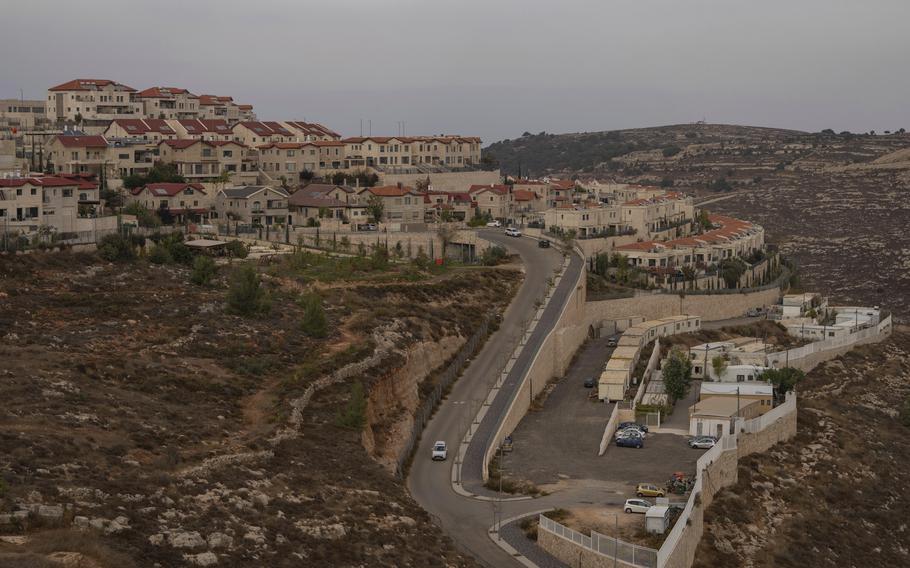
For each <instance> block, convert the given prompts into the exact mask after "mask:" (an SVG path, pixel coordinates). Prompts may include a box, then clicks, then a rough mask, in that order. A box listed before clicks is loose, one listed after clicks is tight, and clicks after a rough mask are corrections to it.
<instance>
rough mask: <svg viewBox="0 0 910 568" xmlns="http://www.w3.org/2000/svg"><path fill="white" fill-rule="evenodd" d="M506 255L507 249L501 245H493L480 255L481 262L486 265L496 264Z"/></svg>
mask: <svg viewBox="0 0 910 568" xmlns="http://www.w3.org/2000/svg"><path fill="white" fill-rule="evenodd" d="M506 256H507V254H506V249H504V248H502V247H501V246H492V247H488V248H487V249H486V250H485V251H483V254H481V255H480V262H481V263H483V264H484V266H496V265H497V264H499V263H500V262H501V261H502V260H503V259H504V258H505V257H506Z"/></svg>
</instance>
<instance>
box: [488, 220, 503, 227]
mask: <svg viewBox="0 0 910 568" xmlns="http://www.w3.org/2000/svg"><path fill="white" fill-rule="evenodd" d="M487 227H496V228H497V229H498V228H499V227H502V223H500V222H499V221H490V222H489V223H487Z"/></svg>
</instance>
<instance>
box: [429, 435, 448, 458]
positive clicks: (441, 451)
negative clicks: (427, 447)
mask: <svg viewBox="0 0 910 568" xmlns="http://www.w3.org/2000/svg"><path fill="white" fill-rule="evenodd" d="M447 457H449V451H448V450H447V449H446V443H445V442H443V441H441V440H440V441H438V442H436V443H435V444H433V461H436V460H442V461H445V459H446V458H447Z"/></svg>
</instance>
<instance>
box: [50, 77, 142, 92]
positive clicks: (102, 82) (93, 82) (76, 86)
mask: <svg viewBox="0 0 910 568" xmlns="http://www.w3.org/2000/svg"><path fill="white" fill-rule="evenodd" d="M109 85H113V86H115V87H120V88H121V89H122V90H124V91H129V92H131V93H135V92H136V89H134V88H132V87H127V86H126V85H122V84H120V83H118V82H116V81H111V80H108V79H73V80H72V81H67V82H66V83H61V84H60V85H57V86H56V87H51V88H50V89H48V91H95V90H98V88H100V87H107V86H109Z"/></svg>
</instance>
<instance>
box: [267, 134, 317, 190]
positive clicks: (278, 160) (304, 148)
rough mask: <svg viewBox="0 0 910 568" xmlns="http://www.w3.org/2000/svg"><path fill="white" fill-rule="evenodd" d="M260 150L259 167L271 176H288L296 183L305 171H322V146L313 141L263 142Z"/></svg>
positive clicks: (289, 179) (276, 177)
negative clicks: (320, 163)
mask: <svg viewBox="0 0 910 568" xmlns="http://www.w3.org/2000/svg"><path fill="white" fill-rule="evenodd" d="M257 149H258V150H259V169H260V170H262V171H263V172H265V173H267V174H268V175H269V176H270V177H272V178H274V179H278V178H279V177H280V176H284V177H286V178H287V180H288V182H289V183H292V185H296V184H297V181H298V180H299V179H300V174H301V173H302V172H304V171H307V172H313V173H321V172H320V167H319V151H320V148H319V147H318V146H316V145H315V143H312V142H273V143H269V144H263V145H261V146H259V147H258V148H257Z"/></svg>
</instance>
